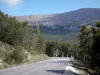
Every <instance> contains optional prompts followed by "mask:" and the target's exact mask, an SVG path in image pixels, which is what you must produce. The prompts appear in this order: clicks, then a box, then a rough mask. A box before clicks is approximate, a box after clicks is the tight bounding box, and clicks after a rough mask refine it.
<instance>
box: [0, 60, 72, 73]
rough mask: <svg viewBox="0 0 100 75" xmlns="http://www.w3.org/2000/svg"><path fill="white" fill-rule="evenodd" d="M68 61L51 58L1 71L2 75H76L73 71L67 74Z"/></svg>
mask: <svg viewBox="0 0 100 75" xmlns="http://www.w3.org/2000/svg"><path fill="white" fill-rule="evenodd" d="M68 61H69V58H51V59H49V60H45V61H41V62H37V63H32V64H28V65H24V66H16V67H12V68H8V69H5V70H0V75H74V74H73V73H72V72H71V71H66V72H65V68H66V66H67V65H68ZM64 73H65V74H64Z"/></svg>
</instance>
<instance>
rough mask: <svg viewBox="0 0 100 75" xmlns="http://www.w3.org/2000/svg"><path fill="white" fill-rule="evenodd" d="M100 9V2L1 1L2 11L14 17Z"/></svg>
mask: <svg viewBox="0 0 100 75" xmlns="http://www.w3.org/2000/svg"><path fill="white" fill-rule="evenodd" d="M80 8H100V0H0V10H1V11H2V12H4V13H6V14H9V15H12V16H22V15H38V14H55V13H64V12H68V11H72V10H77V9H80Z"/></svg>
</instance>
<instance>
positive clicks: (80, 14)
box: [16, 8, 100, 26]
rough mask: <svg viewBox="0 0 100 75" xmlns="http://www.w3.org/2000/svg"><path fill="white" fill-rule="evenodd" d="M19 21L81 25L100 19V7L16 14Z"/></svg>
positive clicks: (32, 23) (46, 24) (47, 24)
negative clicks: (54, 12) (59, 11)
mask: <svg viewBox="0 0 100 75" xmlns="http://www.w3.org/2000/svg"><path fill="white" fill-rule="evenodd" d="M16 19H17V20H18V21H22V22H23V21H28V23H29V25H31V26H32V25H36V24H37V23H38V24H40V25H45V26H55V25H60V26H66V25H73V24H74V25H80V24H84V23H87V22H90V21H94V20H100V8H81V9H78V10H73V11H70V12H65V13H58V14H46V15H45V14H43V15H26V16H16Z"/></svg>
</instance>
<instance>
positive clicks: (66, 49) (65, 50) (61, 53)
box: [46, 41, 73, 57]
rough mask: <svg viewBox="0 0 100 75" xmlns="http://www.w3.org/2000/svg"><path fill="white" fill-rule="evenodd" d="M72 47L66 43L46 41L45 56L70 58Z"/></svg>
mask: <svg viewBox="0 0 100 75" xmlns="http://www.w3.org/2000/svg"><path fill="white" fill-rule="evenodd" d="M72 51H73V47H71V46H70V45H69V44H67V43H61V42H55V41H47V42H46V54H47V55H48V56H50V57H71V56H72V54H73V52H72Z"/></svg>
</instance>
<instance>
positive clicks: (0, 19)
mask: <svg viewBox="0 0 100 75" xmlns="http://www.w3.org/2000/svg"><path fill="white" fill-rule="evenodd" d="M0 41H2V42H3V43H7V44H9V45H11V46H12V47H13V49H11V50H9V51H3V54H1V53H0V56H1V57H2V59H3V61H4V62H5V63H8V64H15V63H21V62H23V61H24V60H26V59H27V58H26V57H27V55H26V54H25V52H29V53H30V54H32V55H36V54H44V53H45V43H44V39H43V38H42V37H41V35H40V30H39V25H37V29H36V31H35V30H33V29H31V27H29V25H28V22H18V21H17V20H16V18H15V17H11V16H8V15H7V14H4V13H3V12H1V11H0ZM5 47H6V46H5ZM0 52H2V50H0ZM4 54H5V55H4Z"/></svg>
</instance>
